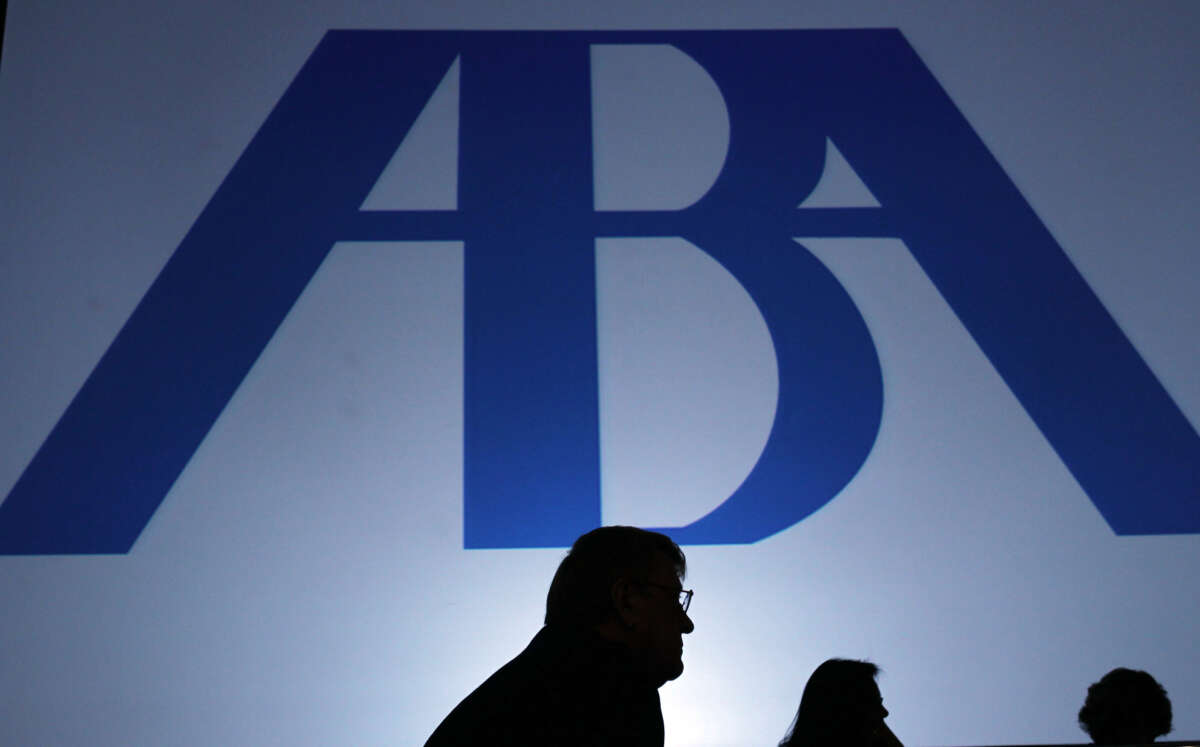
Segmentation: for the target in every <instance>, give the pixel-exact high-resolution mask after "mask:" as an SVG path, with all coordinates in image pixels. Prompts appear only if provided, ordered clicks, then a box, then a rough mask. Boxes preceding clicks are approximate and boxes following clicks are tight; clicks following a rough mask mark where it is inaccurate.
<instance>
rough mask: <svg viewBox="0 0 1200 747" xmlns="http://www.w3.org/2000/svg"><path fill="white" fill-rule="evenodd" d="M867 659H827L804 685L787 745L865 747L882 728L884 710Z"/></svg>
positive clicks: (877, 670) (796, 746) (878, 735)
mask: <svg viewBox="0 0 1200 747" xmlns="http://www.w3.org/2000/svg"><path fill="white" fill-rule="evenodd" d="M877 674H879V667H877V666H875V665H874V664H872V663H871V662H869V661H856V660H854V659H829V660H828V661H825V662H824V663H822V664H821V666H819V667H817V668H816V670H815V671H814V672H813V673H812V676H811V677H809V678H808V684H806V685H805V686H804V694H803V695H802V696H801V697H800V708H799V710H798V711H797V712H796V720H795V722H794V723H793V724H792V730H791V732H790V733H789V734H788V735H787V737H785V738H784V740H783V742H781V743H780V744H781V745H785V746H786V747H800V746H801V745H803V746H805V747H866V746H867V745H871V744H874V743H876V742H877V741H878V740H879V737H880V735H881V733H882V732H883V731H884V725H883V719H884V718H886V717H887V715H888V712H887V709H886V708H884V707H883V697H882V696H881V695H880V694H879V686H878V685H876V684H875V675H877Z"/></svg>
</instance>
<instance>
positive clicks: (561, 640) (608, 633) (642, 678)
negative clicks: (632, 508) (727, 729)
mask: <svg viewBox="0 0 1200 747" xmlns="http://www.w3.org/2000/svg"><path fill="white" fill-rule="evenodd" d="M686 569H687V565H686V561H685V559H684V555H683V552H682V551H681V550H680V549H679V547H678V546H677V545H676V544H675V543H674V542H672V541H671V539H670V538H669V537H667V536H665V535H662V534H658V533H656V532H647V531H645V530H642V529H635V528H633V527H602V528H600V529H596V530H593V531H591V532H588V533H587V534H585V535H583V536H582V537H580V538H579V539H577V540H575V544H574V545H573V546H572V547H571V550H570V552H569V553H568V554H567V556H566V558H564V559H563V561H562V563H561V564H560V565H559V567H558V571H557V572H556V573H555V574H554V580H553V581H552V582H551V584H550V593H549V594H548V596H547V598H546V624H545V627H543V628H542V629H541V631H540V632H538V634H537V635H536V636H534V638H533V641H531V642H530V644H529V646H527V647H526V648H525V650H524V651H522V652H521V653H520V654H518V655H517V657H516V658H515V659H513V660H512V661H510V662H509V663H507V664H505V665H504V666H503V667H501V668H500V669H499V670H498V671H497V672H496V673H495V674H493V675H492V676H491V677H489V678H488V679H487V680H486V681H485V682H484V683H483V684H482V685H480V686H479V687H478V688H476V690H475V691H474V692H472V693H471V694H470V695H468V696H467V697H466V698H465V699H464V700H463V701H462V702H461V703H459V704H458V706H457V707H456V708H455V709H454V710H453V711H451V712H450V715H449V716H447V717H446V718H445V720H444V721H442V723H441V725H440V726H438V728H437V730H436V731H434V733H433V735H432V736H431V737H430V738H429V741H427V742H426V743H425V744H426V747H468V746H469V745H488V746H489V747H493V746H495V745H528V746H529V747H539V746H541V745H547V746H548V745H597V746H598V745H629V746H630V747H641V746H643V745H645V746H646V747H662V744H663V740H664V734H663V720H662V709H661V708H660V706H659V700H658V688H659V687H660V686H661V685H662V684H663V683H664V682H666V681H668V680H672V679H675V678H676V677H678V676H679V675H680V674H681V673H682V672H683V659H682V655H683V634H684V633H690V632H692V629H693V627H694V626H693V625H692V621H691V618H689V617H688V615H687V608H688V604H689V603H690V602H691V598H692V593H691V592H690V591H684V590H683V588H682V586H681V584H680V579H682V578H683V576H684V574H685V571H686Z"/></svg>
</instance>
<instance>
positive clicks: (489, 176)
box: [0, 30, 1200, 554]
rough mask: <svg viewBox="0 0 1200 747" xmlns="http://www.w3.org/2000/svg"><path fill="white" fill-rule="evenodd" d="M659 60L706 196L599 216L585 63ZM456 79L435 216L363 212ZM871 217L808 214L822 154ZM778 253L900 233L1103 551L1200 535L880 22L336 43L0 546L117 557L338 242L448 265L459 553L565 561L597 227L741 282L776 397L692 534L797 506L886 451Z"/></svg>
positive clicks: (252, 153) (835, 298)
mask: <svg viewBox="0 0 1200 747" xmlns="http://www.w3.org/2000/svg"><path fill="white" fill-rule="evenodd" d="M597 45H670V46H672V47H673V48H674V49H676V50H678V51H680V52H682V53H683V54H685V55H687V56H688V57H689V58H690V59H691V60H693V61H694V62H695V63H696V64H698V65H699V66H700V67H701V68H703V70H704V71H705V72H706V73H707V74H708V75H709V76H710V77H711V79H712V81H713V82H714V83H715V84H716V86H717V88H718V89H719V91H720V95H721V97H722V98H723V99H724V102H725V106H726V109H727V111H728V115H729V147H728V153H727V157H726V160H725V162H724V165H723V167H722V168H721V170H720V173H719V174H718V175H717V177H716V179H715V181H714V183H713V184H712V187H711V188H710V189H709V190H708V191H707V192H706V193H705V194H703V196H701V197H700V198H699V199H697V200H696V201H695V202H694V203H692V204H691V205H688V206H686V207H682V208H679V209H672V210H658V211H654V210H642V211H631V210H630V211H622V210H604V211H599V210H597V209H596V203H595V200H594V194H593V189H594V187H593V184H594V179H593V156H592V132H591V126H592V119H591V113H590V108H589V107H590V105H591V97H590V89H589V86H590V79H589V50H591V49H592V48H594V47H595V46H597ZM455 64H457V65H459V75H460V82H461V90H460V100H459V117H460V124H459V128H460V129H459V133H458V136H459V140H458V147H459V151H458V152H459V163H458V187H457V208H456V209H455V210H440V211H438V210H429V211H421V210H416V211H386V210H367V209H364V207H363V206H364V200H365V198H366V197H367V195H368V194H369V193H370V191H371V189H372V187H373V185H374V184H376V182H377V181H378V180H379V178H380V174H381V172H382V171H383V169H384V168H385V166H386V165H387V164H388V163H389V161H390V159H391V157H392V155H393V154H394V153H395V152H396V150H397V148H398V147H399V146H400V145H401V143H402V142H403V141H404V138H405V137H406V135H407V133H408V132H409V131H410V129H411V128H412V126H413V124H414V122H415V121H416V120H417V118H418V116H419V114H420V113H421V111H422V110H423V108H424V107H425V105H426V103H427V102H428V101H429V99H430V97H431V95H432V94H433V92H434V91H435V89H436V88H437V86H438V84H439V81H441V80H442V79H443V77H444V76H445V75H446V73H447V71H448V70H450V69H451V66H452V65H455ZM827 141H832V142H836V143H837V146H838V148H839V149H840V152H841V153H842V154H844V156H845V158H846V159H847V160H848V161H849V162H850V163H852V164H853V167H854V169H855V171H856V172H857V173H858V174H859V175H860V176H861V178H862V179H863V181H864V182H865V183H866V184H867V185H868V186H869V188H870V190H871V192H872V193H873V194H874V196H875V198H876V200H877V201H878V207H871V208H854V209H850V208H846V209H832V208H803V207H801V208H798V207H797V206H798V205H801V203H803V202H804V200H805V197H806V195H808V194H809V193H810V192H811V191H812V190H813V188H814V186H815V185H816V184H817V183H818V180H819V179H820V176H821V174H822V169H823V166H824V159H825V153H826V148H825V143H826V142H827ZM795 236H809V237H811V236H840V237H895V238H899V239H901V240H902V241H903V242H904V245H905V246H907V247H908V249H909V250H910V251H911V252H912V254H913V256H914V257H915V259H916V261H917V262H918V263H919V265H920V266H921V268H922V269H923V270H924V272H925V273H926V274H927V275H928V276H929V278H930V279H931V280H932V282H933V284H934V285H935V286H936V288H937V289H938V291H939V292H940V293H941V294H942V296H943V297H944V298H945V299H946V301H947V302H948V303H949V305H950V307H951V308H952V309H953V311H954V312H955V313H956V314H957V315H958V317H959V319H960V320H961V321H962V323H963V324H964V325H965V327H966V329H967V330H968V331H969V332H970V333H971V335H972V336H973V338H974V340H975V341H976V343H977V344H978V345H979V347H980V348H981V349H982V350H983V352H984V353H985V354H986V356H987V357H988V359H989V360H990V362H991V363H992V365H993V366H995V368H996V370H997V371H998V372H999V374H1000V375H1001V377H1002V378H1003V379H1004V381H1005V382H1006V383H1007V385H1008V386H1009V387H1010V388H1011V390H1012V391H1013V393H1014V394H1015V395H1016V397H1017V399H1018V400H1019V401H1020V403H1021V405H1022V406H1023V407H1024V408H1025V409H1026V411H1027V412H1028V413H1029V415H1030V416H1031V417H1032V419H1033V420H1034V422H1035V423H1036V424H1037V426H1038V427H1039V428H1040V429H1041V431H1042V433H1043V434H1044V435H1045V436H1046V438H1047V440H1048V441H1049V443H1050V444H1051V445H1052V446H1053V448H1054V449H1055V451H1056V452H1057V454H1058V455H1059V457H1060V458H1061V459H1062V461H1063V463H1064V464H1065V465H1066V466H1067V467H1068V468H1069V469H1070V471H1071V473H1072V474H1073V475H1074V477H1075V479H1076V480H1077V481H1078V482H1079V484H1080V485H1081V486H1082V488H1083V489H1084V491H1085V492H1086V493H1087V495H1088V496H1089V497H1090V499H1091V500H1092V501H1093V502H1094V503H1095V505H1096V506H1097V508H1098V509H1099V510H1100V512H1101V513H1102V515H1103V516H1104V518H1105V519H1106V520H1107V521H1108V523H1109V525H1110V526H1111V527H1112V529H1113V530H1114V531H1115V532H1116V533H1118V534H1167V533H1190V532H1197V531H1200V437H1198V436H1197V433H1196V431H1195V429H1194V428H1193V427H1192V426H1191V425H1190V424H1189V423H1188V421H1187V420H1186V419H1185V418H1184V416H1183V415H1182V414H1181V413H1180V411H1179V409H1178V408H1177V407H1176V406H1175V404H1174V403H1173V402H1172V400H1171V399H1170V397H1169V396H1168V395H1167V393H1166V391H1165V390H1164V389H1163V387H1162V386H1161V385H1160V384H1159V382H1158V381H1157V379H1156V378H1155V376H1154V375H1153V373H1152V372H1151V371H1150V370H1149V369H1148V368H1147V366H1146V364H1145V363H1144V362H1143V361H1142V359H1141V358H1140V357H1139V356H1138V354H1137V353H1136V351H1135V350H1134V349H1133V347H1132V346H1131V345H1130V343H1129V341H1128V340H1127V339H1126V338H1125V336H1124V335H1123V334H1122V332H1121V331H1120V329H1119V328H1118V327H1117V325H1116V324H1115V323H1114V321H1113V319H1112V318H1111V317H1110V315H1109V314H1108V312H1107V311H1106V310H1105V309H1104V307H1103V306H1102V305H1101V303H1100V302H1099V300H1098V299H1097V298H1096V296H1095V295H1094V294H1093V293H1092V291H1091V290H1090V288H1089V287H1088V286H1087V284H1086V283H1085V282H1084V280H1083V278H1082V277H1081V276H1080V275H1079V273H1078V272H1077V271H1076V270H1075V268H1074V267H1073V266H1072V264H1071V263H1070V261H1069V260H1068V259H1067V257H1066V255H1065V254H1064V253H1063V251H1062V249H1061V248H1060V247H1059V246H1058V245H1057V244H1056V243H1055V241H1054V239H1053V238H1052V237H1051V236H1050V234H1049V233H1048V231H1047V230H1046V229H1045V227H1044V226H1043V225H1042V224H1041V222H1040V221H1039V219H1038V217H1037V216H1036V215H1035V214H1034V213H1033V211H1032V210H1031V209H1030V207H1029V205H1028V204H1026V202H1025V201H1024V200H1023V199H1022V197H1021V195H1020V194H1019V193H1018V191H1017V190H1016V188H1015V187H1014V186H1013V184H1012V183H1011V182H1010V181H1009V179H1008V178H1007V177H1006V176H1005V174H1004V172H1003V170H1002V169H1001V167H1000V165H999V164H998V163H997V162H996V161H995V160H994V159H993V158H992V156H991V155H990V153H989V152H988V151H987V149H986V148H985V147H984V145H983V144H982V142H981V141H980V140H979V138H978V137H977V136H976V135H975V133H974V132H973V131H972V129H971V127H970V126H969V124H968V123H967V122H966V121H965V120H964V119H963V117H962V115H961V114H960V113H959V112H958V111H957V109H956V108H955V107H954V105H953V104H952V103H951V101H950V100H949V98H948V97H947V95H946V94H945V92H944V91H943V90H942V89H941V88H940V86H939V85H938V84H937V82H936V81H935V80H934V78H933V76H932V75H931V74H930V72H929V71H928V69H927V68H926V67H925V66H924V64H922V62H921V60H920V59H919V58H918V57H917V56H916V54H915V53H914V52H913V50H912V49H911V47H910V46H909V45H908V44H907V43H906V41H905V40H904V38H903V37H902V35H901V34H900V33H899V32H897V31H892V30H847V31H767V32H594V33H593V32H556V33H543V32H536V33H535V32H385V31H378V32H375V31H345V32H343V31H337V32H330V33H328V34H327V35H326V36H325V38H324V39H323V41H322V42H321V43H320V45H319V46H318V47H317V49H316V50H315V51H314V53H313V54H312V56H311V58H310V59H309V60H308V62H307V63H306V64H305V66H304V67H303V69H301V71H300V72H299V74H298V75H297V77H296V79H295V81H294V82H293V83H292V85H291V86H290V87H289V88H288V90H287V92H286V93H285V94H284V96H283V98H282V99H281V100H280V102H279V103H278V105H277V106H276V107H275V109H274V111H273V112H272V113H271V115H270V116H269V117H268V119H267V121H266V122H265V123H264V124H263V126H262V128H261V129H260V130H259V132H258V133H257V135H256V136H255V137H254V139H253V140H252V141H251V143H250V144H249V146H248V147H247V149H246V151H245V152H244V154H243V155H242V156H241V158H240V159H239V160H238V162H237V163H236V165H235V166H234V167H233V169H232V171H231V172H230V173H229V175H228V177H227V178H226V179H225V181H224V182H223V183H222V185H221V186H220V188H219V189H218V190H217V192H216V194H215V195H214V196H213V198H212V200H211V201H210V202H209V204H208V205H207V207H206V208H205V209H204V210H203V212H202V213H201V215H200V216H199V218H198V219H197V220H196V222H195V224H194V225H193V226H192V228H191V230H190V231H189V232H188V234H187V235H186V237H185V238H184V239H183V241H182V243H181V244H180V246H179V247H178V249H177V250H176V251H175V253H174V255H173V256H172V257H171V259H170V261H169V262H168V263H167V265H166V267H165V268H164V269H163V271H162V273H161V275H160V276H159V277H158V278H157V279H156V280H155V282H154V284H153V285H152V286H151V288H150V289H149V291H148V292H147V293H146V295H145V297H144V298H143V300H142V301H141V303H140V305H139V306H138V307H137V309H136V310H135V311H134V313H133V315H132V316H131V317H130V319H129V321H128V322H127V323H126V325H125V326H124V328H123V329H122V330H121V332H120V334H119V335H118V336H117V338H116V339H115V341H114V342H113V343H112V345H111V347H110V348H109V349H108V351H107V352H106V354H105V355H104V357H103V358H102V360H101V361H100V363H99V364H98V365H97V367H96V369H95V370H94V371H93V372H92V374H91V376H90V377H89V378H88V380H87V381H86V383H85V384H84V386H83V388H82V390H81V391H80V392H79V394H78V396H77V397H76V398H75V400H74V401H73V402H72V403H71V405H70V407H69V408H68V409H67V411H66V413H65V414H64V415H63V417H62V419H61V420H60V421H59V422H58V424H57V425H56V426H55V428H54V429H53V431H52V432H51V434H50V435H49V437H48V438H47V440H46V442H45V443H44V444H43V446H42V447H41V449H40V450H39V451H38V453H37V454H36V456H35V457H34V459H33V461H32V462H31V463H30V464H29V466H28V467H27V468H26V470H25V472H24V473H23V474H22V476H21V477H20V479H19V481H18V483H17V484H16V486H15V487H14V489H13V491H12V492H11V494H10V495H9V496H8V497H7V499H6V500H5V502H4V503H3V504H0V552H2V553H6V554H45V553H76V554H81V553H122V552H127V551H128V550H129V549H130V547H131V546H132V545H133V543H134V542H135V541H136V539H137V537H138V535H139V534H140V533H141V531H142V530H143V528H144V527H145V526H146V524H147V522H148V521H149V519H150V517H151V515H152V514H153V513H154V511H155V509H156V508H157V507H158V505H159V504H160V503H161V501H162V500H163V498H164V496H165V495H166V494H167V492H168V490H169V489H170V487H171V485H172V484H173V482H174V481H175V479H176V478H177V477H178V475H179V473H180V472H181V471H182V469H183V468H184V466H185V465H186V464H187V462H188V460H189V459H190V458H191V456H192V454H193V452H194V451H195V450H196V449H197V447H198V446H199V444H200V442H201V440H202V439H203V438H204V437H205V434H206V433H207V432H208V430H209V428H210V427H211V426H212V424H213V423H214V421H215V420H216V418H217V417H218V415H220V413H221V411H222V409H223V408H224V407H225V406H226V404H227V403H228V402H229V400H230V397H231V396H232V395H233V393H234V391H235V390H236V389H237V387H238V386H239V384H240V383H241V381H242V379H243V378H244V377H245V376H246V374H247V372H248V371H249V369H250V367H251V366H252V364H253V363H254V361H255V359H256V357H257V356H258V355H259V354H260V353H261V351H262V350H263V348H264V347H265V346H266V345H267V343H268V341H269V340H270V339H271V337H272V335H273V334H274V333H275V331H276V329H277V328H278V327H279V325H280V323H281V322H282V321H283V319H284V317H285V316H286V315H287V314H288V311H289V310H290V309H291V307H292V305H293V304H294V303H295V302H296V300H297V298H298V297H299V296H300V294H301V293H302V292H303V290H304V288H305V286H306V284H307V283H308V282H309V280H310V279H311V278H312V277H313V274H314V273H315V272H316V271H317V268H318V267H319V266H320V265H321V263H322V261H323V260H324V259H325V257H326V255H327V254H328V252H329V251H330V249H331V247H332V246H333V245H334V243H335V242H338V241H356V240H357V241H397V240H409V241H413V240H437V239H442V240H454V241H461V242H463V247H464V252H465V310H464V311H465V325H466V329H465V340H466V348H465V373H466V378H465V410H464V412H465V415H464V417H465V423H464V426H465V439H466V442H465V445H464V446H465V452H464V454H465V463H464V469H465V474H464V490H465V495H464V517H465V522H464V528H463V529H464V535H463V537H464V545H465V546H466V547H536V546H561V545H564V544H567V543H569V542H570V541H571V540H572V539H573V538H574V537H575V536H576V535H577V534H578V533H579V532H580V531H582V530H583V529H586V528H589V527H591V526H594V525H596V524H597V523H599V521H600V478H599V435H598V432H599V424H598V412H597V410H598V394H597V359H596V356H597V353H596V334H597V332H596V305H595V300H596V277H595V261H594V257H595V254H594V252H595V246H596V240H597V239H603V238H610V237H680V238H683V239H685V240H687V241H689V242H691V243H692V244H694V245H695V246H697V247H699V248H700V249H702V250H703V251H704V252H707V253H708V254H709V255H710V256H711V257H713V258H714V259H715V260H716V261H718V262H719V263H720V264H721V265H722V266H723V267H724V268H725V269H726V270H727V271H728V272H729V273H730V274H731V275H732V276H733V277H735V278H736V279H737V280H738V282H740V283H741V285H742V286H743V287H744V288H745V289H746V291H747V292H748V293H749V294H750V296H751V297H752V298H753V300H754V302H755V303H756V304H757V306H758V308H759V310H760V312H761V313H762V316H763V318H764V319H765V321H766V323H767V327H768V329H769V331H770V334H771V338H772V342H773V344H774V346H775V353H776V359H777V361H778V366H779V398H778V405H777V411H776V413H775V419H774V422H773V424H772V427H771V432H770V436H769V438H768V440H767V443H766V446H765V448H764V449H763V452H762V454H761V456H760V457H759V459H758V461H757V463H756V464H755V465H754V467H753V469H752V470H751V472H750V473H749V475H748V476H747V478H746V480H745V481H744V482H743V483H742V484H741V485H740V487H738V489H737V490H736V491H735V492H734V493H733V494H732V495H731V496H729V498H728V499H727V500H726V501H725V502H724V503H723V504H721V505H720V506H718V507H717V508H716V509H714V510H713V511H712V512H711V513H709V514H708V515H706V516H703V517H702V518H700V519H699V520H697V521H695V522H694V523H692V524H690V525H688V526H685V527H676V528H671V529H670V531H671V532H672V533H673V535H674V536H675V537H676V539H677V540H679V541H680V542H683V543H749V542H754V541H756V540H759V539H762V538H764V537H767V536H769V535H771V534H773V533H775V532H778V531H780V530H782V529H785V528H787V527H789V526H791V525H793V524H795V523H796V522H798V521H800V520H802V519H803V518H805V517H806V516H808V515H809V514H811V513H812V512H813V511H815V510H816V509H817V508H819V507H820V506H822V505H824V504H825V503H827V502H828V501H830V500H831V499H832V498H833V497H834V496H836V495H837V493H838V492H839V491H840V490H841V489H842V488H843V487H844V486H845V485H846V484H847V483H848V482H849V481H850V479H851V478H852V477H853V476H854V475H855V473H856V472H857V471H858V469H859V468H860V466H861V465H862V463H863V461H864V460H865V459H866V456H867V454H868V452H869V451H870V449H871V446H872V444H873V443H874V440H875V437H876V434H877V432H878V430H879V425H880V417H881V411H882V398H883V387H882V375H881V370H880V361H879V360H878V358H877V356H876V352H875V348H874V345H873V343H872V340H871V338H870V336H869V334H868V333H867V328H866V325H865V324H864V322H863V319H862V317H861V315H860V313H859V312H858V310H857V308H856V307H855V305H854V303H853V302H852V301H851V299H850V297H849V296H848V295H847V293H846V292H845V290H844V289H843V288H842V287H841V285H840V284H839V283H838V281H837V280H836V279H835V278H834V277H833V275H832V274H831V273H830V272H829V271H828V270H827V269H825V267H824V266H823V265H822V264H821V263H820V262H818V261H817V260H816V258H815V257H814V256H813V255H812V254H811V253H809V252H808V251H807V250H805V249H804V247H803V246H802V244H798V243H797V242H796V241H794V240H793V239H792V237H795Z"/></svg>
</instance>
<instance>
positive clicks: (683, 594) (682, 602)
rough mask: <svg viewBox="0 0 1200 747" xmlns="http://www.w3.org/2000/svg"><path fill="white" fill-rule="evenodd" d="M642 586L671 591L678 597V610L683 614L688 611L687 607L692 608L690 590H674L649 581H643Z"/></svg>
mask: <svg viewBox="0 0 1200 747" xmlns="http://www.w3.org/2000/svg"><path fill="white" fill-rule="evenodd" d="M642 585H643V586H654V587H657V588H659V589H666V590H667V591H673V592H675V593H676V594H678V595H679V609H680V610H681V611H683V612H685V613H686V612H687V611H688V607H691V606H692V590H691V589H676V588H675V587H674V586H664V585H663V584H655V583H651V582H650V581H643V582H642Z"/></svg>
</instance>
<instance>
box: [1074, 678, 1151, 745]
mask: <svg viewBox="0 0 1200 747" xmlns="http://www.w3.org/2000/svg"><path fill="white" fill-rule="evenodd" d="M1079 726H1080V727H1081V728H1082V729H1083V730H1084V731H1086V732H1087V733H1088V735H1089V736H1091V738H1092V741H1093V742H1095V743H1096V744H1148V743H1150V742H1153V741H1154V740H1155V739H1156V738H1158V737H1161V736H1162V735H1164V734H1166V733H1168V732H1170V731H1171V701H1170V700H1169V699H1168V698H1167V691H1166V690H1164V689H1163V686H1162V685H1160V684H1158V682H1157V681H1156V680H1155V679H1154V678H1153V677H1151V676H1150V675H1149V674H1147V673H1146V672H1142V671H1140V670H1136V669H1125V668H1124V667H1121V668H1118V669H1114V670H1112V671H1111V672H1109V673H1108V674H1106V675H1104V676H1103V677H1101V678H1100V681H1099V682H1096V683H1094V684H1093V685H1092V686H1091V687H1089V688H1088V694H1087V700H1085V701H1084V703H1083V708H1080V709H1079Z"/></svg>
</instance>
